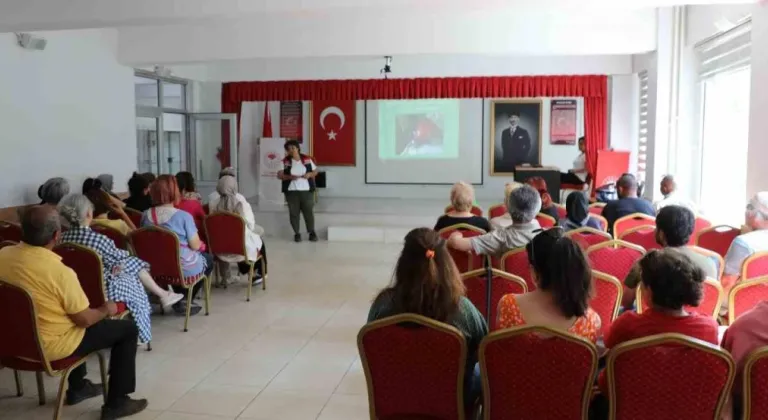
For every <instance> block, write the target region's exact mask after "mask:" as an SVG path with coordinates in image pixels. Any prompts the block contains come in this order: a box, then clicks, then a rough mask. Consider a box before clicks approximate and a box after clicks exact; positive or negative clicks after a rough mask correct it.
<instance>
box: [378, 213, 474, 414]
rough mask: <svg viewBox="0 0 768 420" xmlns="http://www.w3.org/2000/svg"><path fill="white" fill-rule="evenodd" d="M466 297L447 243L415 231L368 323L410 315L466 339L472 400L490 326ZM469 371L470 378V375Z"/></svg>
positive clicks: (425, 231) (423, 230)
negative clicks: (448, 326)
mask: <svg viewBox="0 0 768 420" xmlns="http://www.w3.org/2000/svg"><path fill="white" fill-rule="evenodd" d="M464 292H465V289H464V283H463V282H462V280H461V275H460V274H459V270H458V268H456V264H454V262H453V259H452V258H451V255H450V254H449V253H448V249H447V248H446V242H445V240H443V239H442V238H441V237H440V235H438V234H437V232H435V231H434V230H432V229H428V228H417V229H414V230H412V231H410V232H408V234H407V235H406V236H405V244H404V245H403V250H402V252H401V253H400V257H399V258H398V260H397V265H396V267H395V273H394V276H393V279H392V284H391V285H390V286H389V287H387V288H385V289H384V290H382V291H381V292H380V293H379V295H378V296H376V299H375V300H374V301H373V304H372V305H371V310H370V311H369V312H368V322H371V321H375V320H377V319H381V318H385V317H388V316H393V315H398V314H402V313H413V314H418V315H422V316H425V317H427V318H431V319H434V320H435V321H439V322H443V323H446V324H451V325H453V326H454V327H456V328H457V329H458V330H459V331H461V332H462V333H463V334H464V337H465V338H466V340H467V350H468V351H467V375H466V378H467V383H466V384H465V385H466V386H465V390H466V391H465V395H466V396H467V400H468V401H474V398H476V397H477V396H478V395H479V392H480V381H479V376H478V375H479V371H478V370H475V365H476V364H477V350H478V348H479V346H480V341H481V340H482V339H483V337H485V336H486V335H487V334H488V326H487V325H486V323H485V319H483V316H482V315H481V314H480V312H479V311H478V310H477V308H475V306H474V305H472V302H470V301H469V299H467V298H466V297H465V296H464ZM473 371H474V372H475V375H474V376H473V375H470V374H469V372H473Z"/></svg>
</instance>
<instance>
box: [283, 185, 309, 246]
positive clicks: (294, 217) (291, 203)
mask: <svg viewBox="0 0 768 420" xmlns="http://www.w3.org/2000/svg"><path fill="white" fill-rule="evenodd" d="M285 200H286V201H287V202H288V214H289V215H290V218H291V227H292V228H293V233H295V234H297V235H298V234H299V233H300V230H301V220H300V219H299V215H300V214H301V215H304V224H305V225H307V232H309V233H313V232H314V231H315V213H314V207H315V193H313V192H311V191H287V192H286V193H285Z"/></svg>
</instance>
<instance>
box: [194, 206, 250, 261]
mask: <svg viewBox="0 0 768 420" xmlns="http://www.w3.org/2000/svg"><path fill="white" fill-rule="evenodd" d="M203 225H204V226H205V235H206V237H207V238H208V242H206V243H207V244H208V250H209V251H210V253H211V254H213V255H223V254H233V255H240V256H242V257H243V258H247V257H248V252H247V251H246V248H245V227H246V224H245V220H244V219H243V218H242V217H240V215H238V214H235V213H229V212H216V213H213V214H209V215H208V216H205V220H204V221H203Z"/></svg>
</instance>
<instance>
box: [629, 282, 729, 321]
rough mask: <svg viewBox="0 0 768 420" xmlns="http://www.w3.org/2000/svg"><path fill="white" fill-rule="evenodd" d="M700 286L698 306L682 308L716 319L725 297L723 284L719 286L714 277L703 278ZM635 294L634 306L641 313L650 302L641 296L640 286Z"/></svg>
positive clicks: (648, 306) (641, 289) (646, 308)
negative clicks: (701, 291) (701, 289)
mask: <svg viewBox="0 0 768 420" xmlns="http://www.w3.org/2000/svg"><path fill="white" fill-rule="evenodd" d="M702 288H703V292H704V293H703V296H702V298H701V302H700V303H699V306H689V305H685V307H684V308H685V310H686V311H688V312H691V313H697V314H702V315H706V316H710V317H712V318H714V319H715V320H717V317H718V315H719V314H720V306H721V305H722V303H723V299H725V293H723V286H721V285H720V282H719V281H717V280H715V279H711V278H706V279H704V283H703V284H702ZM635 296H636V299H637V303H636V306H635V307H636V308H637V313H639V314H641V313H643V312H645V311H647V310H648V308H650V307H651V302H649V301H648V299H646V298H645V297H643V288H642V287H638V288H637V294H636V295H635Z"/></svg>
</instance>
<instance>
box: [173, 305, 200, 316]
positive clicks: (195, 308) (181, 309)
mask: <svg viewBox="0 0 768 420" xmlns="http://www.w3.org/2000/svg"><path fill="white" fill-rule="evenodd" d="M172 308H173V312H174V313H175V314H176V315H178V316H187V302H186V301H181V302H176V303H174V304H173V306H172ZM202 309H203V308H202V307H201V306H200V305H198V304H196V303H192V306H191V307H190V308H189V316H193V315H197V314H198V313H200V310H202Z"/></svg>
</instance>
